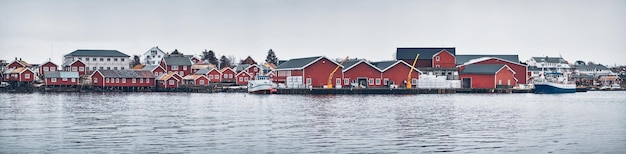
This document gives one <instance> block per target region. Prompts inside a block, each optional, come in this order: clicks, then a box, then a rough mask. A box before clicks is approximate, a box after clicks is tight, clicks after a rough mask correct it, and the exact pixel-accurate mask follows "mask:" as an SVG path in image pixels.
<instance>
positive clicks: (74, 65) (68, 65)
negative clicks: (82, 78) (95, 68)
mask: <svg viewBox="0 0 626 154" xmlns="http://www.w3.org/2000/svg"><path fill="white" fill-rule="evenodd" d="M63 71H68V72H78V75H85V74H87V69H86V65H85V63H84V62H83V61H82V60H80V59H79V60H75V61H68V62H65V63H63Z"/></svg>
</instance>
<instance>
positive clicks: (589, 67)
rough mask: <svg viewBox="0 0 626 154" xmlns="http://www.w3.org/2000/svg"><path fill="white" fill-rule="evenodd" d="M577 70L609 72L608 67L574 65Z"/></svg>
mask: <svg viewBox="0 0 626 154" xmlns="http://www.w3.org/2000/svg"><path fill="white" fill-rule="evenodd" d="M574 67H576V69H578V70H596V69H597V70H609V68H608V67H606V66H604V65H601V64H588V65H575V66H574Z"/></svg>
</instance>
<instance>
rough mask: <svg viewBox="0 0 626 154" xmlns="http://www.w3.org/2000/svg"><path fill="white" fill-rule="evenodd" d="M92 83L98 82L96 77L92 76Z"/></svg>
mask: <svg viewBox="0 0 626 154" xmlns="http://www.w3.org/2000/svg"><path fill="white" fill-rule="evenodd" d="M55 80H56V79H55ZM93 83H98V78H93Z"/></svg>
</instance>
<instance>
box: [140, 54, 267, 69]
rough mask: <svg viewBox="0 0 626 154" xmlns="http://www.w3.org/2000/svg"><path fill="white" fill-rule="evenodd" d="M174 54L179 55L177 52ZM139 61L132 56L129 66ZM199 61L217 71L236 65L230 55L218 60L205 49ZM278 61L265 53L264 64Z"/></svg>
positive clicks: (233, 57) (232, 56)
mask: <svg viewBox="0 0 626 154" xmlns="http://www.w3.org/2000/svg"><path fill="white" fill-rule="evenodd" d="M175 52H177V53H179V52H178V51H177V50H176V51H175ZM180 54H182V53H180ZM140 59H141V58H140V57H139V55H133V59H132V60H131V61H130V66H131V67H133V66H135V65H140V64H141V61H140ZM200 60H202V61H203V63H205V64H213V65H215V66H216V67H217V68H219V69H222V68H225V67H233V66H235V65H236V64H235V56H234V55H230V56H228V57H227V56H226V55H222V56H221V57H220V58H219V59H218V58H217V56H216V54H215V52H214V51H213V50H207V49H204V51H202V54H201V55H200ZM278 61H279V59H278V57H276V53H275V52H274V51H273V50H272V49H270V50H269V51H268V52H267V56H266V58H265V62H266V63H271V64H274V65H278Z"/></svg>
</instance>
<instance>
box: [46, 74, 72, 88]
mask: <svg viewBox="0 0 626 154" xmlns="http://www.w3.org/2000/svg"><path fill="white" fill-rule="evenodd" d="M44 79H45V81H46V82H45V83H46V85H47V86H76V85H78V82H79V80H78V79H79V76H78V72H65V71H54V72H46V73H44Z"/></svg>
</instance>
